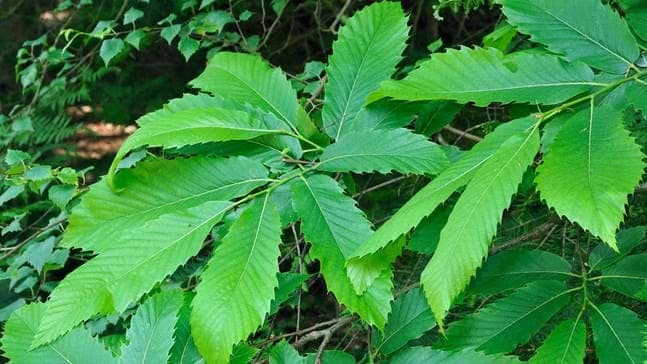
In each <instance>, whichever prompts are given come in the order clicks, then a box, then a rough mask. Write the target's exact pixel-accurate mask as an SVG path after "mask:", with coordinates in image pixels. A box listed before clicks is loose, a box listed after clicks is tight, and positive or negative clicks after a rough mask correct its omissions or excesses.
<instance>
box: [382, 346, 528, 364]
mask: <svg viewBox="0 0 647 364" xmlns="http://www.w3.org/2000/svg"><path fill="white" fill-rule="evenodd" d="M389 363H391V364H420V363H442V364H466V363H479V364H520V363H521V362H520V361H519V360H518V359H517V358H515V357H513V356H504V355H500V354H497V355H485V354H483V353H481V352H477V351H472V350H463V351H458V352H452V351H440V350H434V349H432V348H430V347H426V346H414V347H411V348H406V349H405V350H402V351H400V352H399V353H398V354H397V355H395V356H394V357H393V358H391V361H390V362H389Z"/></svg>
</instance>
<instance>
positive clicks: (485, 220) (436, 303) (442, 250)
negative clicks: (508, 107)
mask: <svg viewBox="0 0 647 364" xmlns="http://www.w3.org/2000/svg"><path fill="white" fill-rule="evenodd" d="M538 150H539V132H538V130H537V129H536V128H535V129H533V130H531V131H528V132H524V133H521V134H517V135H513V136H512V137H510V139H508V140H507V141H506V142H505V143H503V145H502V146H501V147H500V148H499V150H497V151H496V153H495V154H494V156H492V158H490V159H489V160H487V161H486V162H485V163H483V165H482V166H481V167H480V168H479V169H478V171H477V172H476V174H475V175H474V177H473V178H472V180H471V181H470V182H469V184H468V185H467V187H466V188H465V192H463V194H462V195H461V197H460V199H459V200H458V202H457V203H456V205H455V206H454V209H453V210H452V213H451V215H449V219H448V220H447V225H445V228H444V229H443V230H442V232H441V233H440V242H439V243H438V247H437V248H436V251H435V253H434V255H433V256H432V258H431V260H430V261H429V263H428V264H427V266H426V267H425V270H424V271H423V272H422V275H421V277H420V283H421V284H422V287H423V288H424V290H425V294H426V295H427V300H428V301H429V305H430V306H431V310H432V311H433V312H434V315H435V316H436V321H437V322H438V323H439V325H440V324H441V323H442V320H443V318H444V317H445V314H446V313H447V310H449V308H450V307H451V304H452V302H453V300H454V299H455V298H456V297H457V296H458V295H459V294H460V293H461V291H463V289H464V288H465V287H466V286H467V284H468V283H469V281H470V278H471V277H472V276H473V275H474V274H475V273H476V269H477V268H478V267H479V266H480V265H481V262H482V261H483V259H484V258H485V257H486V256H487V252H488V246H489V244H490V242H491V240H492V238H493V237H494V235H495V234H496V230H497V225H498V223H499V222H500V221H501V217H502V214H503V211H504V210H505V209H506V208H507V207H508V206H509V205H510V201H511V199H512V195H514V193H515V192H516V191H517V187H518V186H519V183H521V179H522V177H523V174H524V172H525V171H526V170H527V169H528V166H529V165H530V164H532V162H533V160H534V157H535V154H536V153H537V151H538ZM474 221H478V222H479V223H478V224H474Z"/></svg>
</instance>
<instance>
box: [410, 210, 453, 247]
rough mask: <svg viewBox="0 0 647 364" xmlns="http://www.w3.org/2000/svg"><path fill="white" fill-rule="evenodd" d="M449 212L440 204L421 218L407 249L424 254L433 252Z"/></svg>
mask: <svg viewBox="0 0 647 364" xmlns="http://www.w3.org/2000/svg"><path fill="white" fill-rule="evenodd" d="M451 212H452V210H451V209H450V208H447V207H442V206H441V207H438V208H437V209H436V210H435V211H434V212H433V213H432V214H431V215H430V216H427V217H426V218H425V219H424V220H422V221H421V222H420V224H419V225H418V226H417V227H416V229H415V230H414V231H413V233H412V234H411V238H410V239H409V242H408V243H407V249H409V250H412V251H414V252H418V253H421V254H426V255H431V254H433V253H434V251H435V250H436V247H437V246H438V241H440V232H441V231H442V229H443V227H444V226H445V224H447V219H448V218H449V214H450V213H451Z"/></svg>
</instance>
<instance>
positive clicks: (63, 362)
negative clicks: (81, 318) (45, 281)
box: [0, 303, 117, 364]
mask: <svg viewBox="0 0 647 364" xmlns="http://www.w3.org/2000/svg"><path fill="white" fill-rule="evenodd" d="M45 314H46V313H45V305H44V304H42V303H34V304H31V305H27V306H23V307H21V308H19V309H18V310H16V311H15V312H14V313H13V314H12V315H11V317H10V318H9V320H8V321H7V322H6V324H5V326H4V332H3V335H2V340H1V341H0V343H1V344H2V346H1V349H2V351H3V356H5V357H7V358H8V359H9V360H11V362H12V363H15V364H33V363H48V364H50V363H51V364H84V363H87V362H88V358H91V359H92V362H93V363H96V364H116V363H117V360H116V359H114V358H113V357H112V355H111V354H110V352H109V351H108V350H106V349H105V348H104V347H103V345H102V344H101V343H100V342H99V341H98V340H97V339H96V338H95V337H92V335H91V334H90V332H89V331H88V330H86V329H85V328H83V327H77V328H75V329H74V330H72V331H70V332H69V333H68V334H67V335H65V336H63V337H61V338H59V339H58V340H55V341H53V342H51V343H49V344H47V345H45V346H41V347H39V348H36V349H33V350H30V347H31V344H32V341H33V339H34V336H35V335H36V332H37V330H38V326H39V325H40V322H41V320H42V318H43V316H44V315H45Z"/></svg>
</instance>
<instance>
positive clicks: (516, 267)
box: [470, 249, 571, 295]
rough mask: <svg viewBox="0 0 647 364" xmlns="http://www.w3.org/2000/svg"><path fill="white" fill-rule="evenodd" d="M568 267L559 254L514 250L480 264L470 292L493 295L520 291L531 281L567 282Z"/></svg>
mask: <svg viewBox="0 0 647 364" xmlns="http://www.w3.org/2000/svg"><path fill="white" fill-rule="evenodd" d="M570 271H571V265H570V264H569V263H568V262H567V261H566V260H564V258H562V257H560V256H559V255H556V254H553V253H549V252H546V251H542V250H528V249H515V250H507V251H503V252H501V253H498V254H496V255H494V256H492V257H490V258H488V260H487V261H486V262H485V264H483V268H481V269H480V270H479V271H478V274H477V275H476V278H475V279H474V281H473V282H472V284H471V285H470V292H472V293H476V294H484V295H485V294H494V293H500V292H503V291H505V290H508V289H512V288H519V287H521V286H523V285H524V284H526V283H528V282H532V281H534V280H562V281H563V280H566V279H567V278H569V276H570V274H571V273H570Z"/></svg>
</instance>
